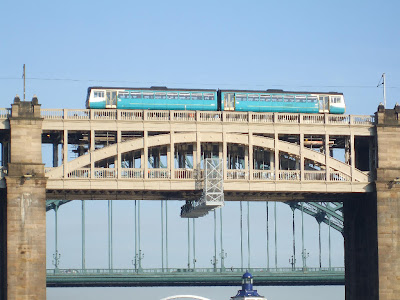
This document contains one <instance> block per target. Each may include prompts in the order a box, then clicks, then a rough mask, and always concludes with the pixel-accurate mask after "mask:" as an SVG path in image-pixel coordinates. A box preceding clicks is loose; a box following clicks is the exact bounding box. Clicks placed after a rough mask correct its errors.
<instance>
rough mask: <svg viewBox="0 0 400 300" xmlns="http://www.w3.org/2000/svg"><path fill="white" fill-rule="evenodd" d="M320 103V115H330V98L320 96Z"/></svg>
mask: <svg viewBox="0 0 400 300" xmlns="http://www.w3.org/2000/svg"><path fill="white" fill-rule="evenodd" d="M318 103H319V112H320V113H329V96H319V98H318Z"/></svg>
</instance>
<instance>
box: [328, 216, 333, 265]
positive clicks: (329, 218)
mask: <svg viewBox="0 0 400 300" xmlns="http://www.w3.org/2000/svg"><path fill="white" fill-rule="evenodd" d="M328 222H329V270H330V269H331V267H332V264H331V217H330V216H328Z"/></svg>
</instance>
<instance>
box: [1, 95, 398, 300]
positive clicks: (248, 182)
mask: <svg viewBox="0 0 400 300" xmlns="http://www.w3.org/2000/svg"><path fill="white" fill-rule="evenodd" d="M399 112H400V108H399V107H398V106H396V107H395V108H394V109H392V110H390V109H385V108H383V107H381V106H380V107H379V108H378V112H377V113H376V114H375V116H352V115H329V114H324V115H312V114H286V113H254V112H246V113H242V112H201V111H146V110H144V111H143V110H139V111H125V110H67V109H60V110H57V109H41V107H40V105H39V103H38V100H37V99H36V98H35V99H33V100H32V102H21V101H19V99H17V98H16V99H15V100H14V103H13V104H12V108H11V109H1V110H0V119H1V121H0V134H1V144H2V172H1V174H2V175H1V178H4V179H2V180H1V181H0V185H1V186H0V187H1V188H2V193H3V194H2V196H3V197H2V198H3V199H7V201H3V202H2V216H3V218H2V220H3V221H2V222H3V225H4V226H2V228H6V230H3V232H2V235H1V239H2V241H5V240H6V241H7V242H3V244H2V245H3V246H2V249H3V251H2V253H3V255H2V266H7V272H2V273H1V276H2V277H1V279H2V284H3V287H4V288H3V289H2V291H3V294H2V296H3V298H4V299H6V295H8V296H9V297H11V298H12V296H10V295H15V294H16V293H18V292H17V286H20V285H22V286H23V287H24V289H23V290H24V291H28V290H29V291H31V292H32V291H36V293H37V294H38V295H43V296H41V298H40V299H44V298H45V296H44V295H45V294H43V293H44V292H43V291H44V287H45V281H46V270H44V269H43V268H44V266H45V263H44V261H45V256H44V253H45V244H44V240H45V221H44V220H45V204H44V203H45V200H46V201H47V202H46V203H47V205H46V208H47V210H51V209H54V210H55V211H57V209H58V207H59V206H60V205H62V204H64V203H67V202H69V201H72V200H110V199H112V200H160V201H166V202H168V201H172V200H185V201H186V202H182V204H185V205H183V206H182V212H181V216H182V217H185V218H192V217H198V216H199V215H204V214H206V213H207V212H208V211H211V210H212V209H213V208H215V207H217V206H222V205H223V202H224V201H227V202H229V201H239V202H240V203H241V202H242V201H255V202H265V201H280V202H285V203H287V204H289V205H290V206H291V208H292V209H293V212H294V211H295V210H300V211H302V212H305V213H308V214H310V215H313V216H314V217H316V218H317V219H319V221H318V222H319V223H322V222H324V223H326V224H328V225H330V226H331V227H332V228H334V229H336V230H339V231H340V232H342V233H343V235H344V239H345V241H346V243H345V250H346V251H345V273H346V276H345V283H346V298H347V299H359V298H360V295H362V296H363V297H364V298H365V299H378V298H377V297H378V295H379V296H380V299H390V298H384V297H386V295H389V294H390V295H393V294H396V293H397V292H398V286H399V285H398V284H397V283H398V279H396V276H389V275H388V276H386V275H384V274H393V270H391V268H390V267H391V266H392V265H393V264H396V263H398V258H397V256H396V255H397V254H395V253H399V251H397V252H396V251H395V250H396V249H397V248H396V247H397V246H396V245H397V242H395V241H397V239H398V236H397V231H396V228H397V227H398V226H400V225H399V222H398V220H399V219H398V216H397V215H396V214H393V212H395V211H396V207H397V205H398V204H397V202H396V199H398V197H399V185H398V183H399V182H400V180H399V178H400V172H399V169H400V168H399V167H398V165H399V163H400V158H399V157H400V155H399V153H398V151H397V150H396V149H397V148H398V146H400V145H397V144H396V143H400V142H398V141H397V140H396V136H397V135H396V134H398V130H399V127H400V125H399V120H398V113H399ZM27 144H29V145H31V148H29V149H27V147H26V145H27ZM42 149H43V153H47V154H50V155H46V156H43V157H47V156H50V157H51V158H52V160H51V162H50V163H48V162H47V164H46V168H44V166H43V161H44V160H43V159H42ZM210 159H211V160H212V159H214V160H218V161H220V162H222V163H221V165H222V167H220V169H219V170H220V171H221V174H220V177H219V179H218V180H219V183H218V187H219V190H218V192H219V194H220V196H222V198H219V200H218V201H217V202H218V203H217V204H216V205H214V206H213V205H211V206H210V208H209V209H206V210H205V211H204V210H203V212H202V213H201V214H197V213H196V211H197V212H198V211H199V209H197V208H196V207H200V205H198V204H199V203H203V204H204V205H203V206H206V207H207V205H209V204H212V202H213V201H212V200H213V199H211V198H210V195H211V194H210V193H211V192H210V190H207V180H209V181H210V182H212V180H214V181H215V178H209V176H208V175H207V171H206V170H207V169H206V163H207V161H208V160H210ZM47 165H49V166H47ZM214 173H215V172H214ZM214 192H215V191H214ZM210 199H211V200H210ZM214 200H215V199H214ZM327 203H328V204H327ZM188 208H189V209H188ZM389 215H390V217H388V216H389ZM388 230H389V231H388ZM388 232H391V233H388ZM388 234H389V235H390V238H389V236H388ZM12 249H18V252H15V251H12ZM359 249H363V251H362V252H360V251H359ZM364 250H365V251H364ZM388 253H390V255H388ZM393 253H394V254H393ZM139 254H140V253H139ZM378 257H379V260H378ZM366 260H368V261H369V262H370V263H369V264H365V263H364V262H365V261H366ZM378 262H379V263H378ZM213 269H214V271H215V266H214V268H213ZM255 269H256V268H255ZM378 269H379V275H378ZM15 270H24V273H25V274H27V275H26V278H25V279H24V280H23V282H22V283H20V284H18V283H17V282H16V273H15V272H16V271H15ZM38 270H41V271H38ZM58 271H60V270H57V272H54V271H52V270H48V271H47V274H48V275H49V277H48V283H50V284H54V285H57V284H60V285H62V284H61V283H60V282H63V284H64V285H79V284H82V282H84V281H85V280H86V281H90V280H93V278H94V277H93V276H92V277H90V278H91V279H88V278H89V277H88V273H90V270H85V269H81V270H76V271H75V272H74V274H75V275H74V276H71V275H70V274H68V273H67V272H64V271H62V272H58ZM135 271H136V272H137V269H136V268H135ZM140 271H141V270H140ZM173 271H177V270H173ZM240 271H241V269H240V270H236V272H240ZM296 271H297V269H293V270H292V272H289V273H288V274H286V275H285V273H286V272H285V271H284V270H282V272H281V274H284V275H285V276H286V279H285V280H283V281H282V282H281V283H280V284H289V283H292V284H293V282H296V281H299V280H303V282H308V283H310V284H312V283H313V282H314V283H315V282H316V281H318V280H320V281H321V278H322V277H323V276H322V275H321V274H318V273H319V272H320V271H321V270H315V273H313V272H312V270H311V269H310V270H309V271H310V272H309V273H312V274H309V279H307V278H306V277H307V276H305V275H304V274H305V272H304V269H301V270H298V271H299V272H296ZM328 271H329V272H327V273H326V274H327V276H326V280H327V281H330V282H331V283H332V284H334V283H333V282H336V284H339V283H343V273H341V274H340V272H343V270H334V269H332V268H330V269H329V270H328ZM337 271H339V272H337ZM52 272H53V273H52ZM129 272H130V271H129V270H124V271H120V273H119V274H118V276H115V275H116V274H110V272H109V271H108V272H104V271H99V270H98V273H102V274H103V275H104V276H100V277H97V279H96V280H94V281H93V285H101V284H102V283H101V282H103V283H104V282H105V281H106V282H108V283H110V282H112V281H114V282H115V285H122V284H124V283H123V282H124V280H125V279H123V278H126V276H125V275H126V274H127V273H129ZM224 272H225V273H226V270H225V269H221V270H219V273H221V274H222V273H224ZM263 272H264V273H263ZM385 272H388V273H385ZM111 273H112V272H111ZM167 273H168V272H165V274H163V275H166V276H164V278H168V275H167ZM171 273H172V272H171ZM174 273H177V272H174ZM204 273H212V274H211V277H207V276H195V277H196V278H197V280H198V281H199V283H198V284H199V285H201V284H207V281H209V280H210V278H212V280H215V278H213V277H212V276H215V272H214V273H213V272H208V271H207V270H205V272H204ZM231 273H235V272H233V269H232V272H231ZM272 273H273V272H272ZM296 273H297V274H299V273H302V274H301V276H298V277H296V276H295V275H294V274H296ZM329 273H330V274H329ZM29 274H35V275H36V276H32V277H29ZM37 274H40V275H37ZM196 275H198V274H196ZM223 275H225V276H220V277H219V278H220V280H221V281H220V282H221V284H229V280H230V279H229V278H230V274H229V271H228V274H223ZM259 275H260V278H262V276H265V277H263V278H264V279H262V280H261V281H263V282H264V284H267V282H270V283H271V281H273V280H278V281H279V279H277V277H276V276H273V275H274V274H271V271H270V270H267V272H265V271H262V270H260V274H259ZM128 277H129V276H128ZM190 277H191V276H189V275H188V274H187V273H186V274H185V276H184V277H183V278H186V279H185V280H187V278H190ZM28 278H29V279H28ZM31 278H37V279H35V280H31ZM142 278H143V277H142ZM154 278H155V277H154V276H148V277H147V279H144V280H148V282H149V283H148V285H151V284H160V281H159V280H158V281H157V280H155V279H154ZM174 278H175V279H171V281H172V282H174V281H173V280H176V278H177V277H176V276H175V277H174ZM273 278H275V279H273ZM299 278H302V279H299ZM310 278H311V279H310ZM312 278H314V279H312ZM129 280H130V281H131V282H132V276H130V279H129ZM168 280H169V279H168ZM224 280H225V281H226V282H225V283H223V282H222V281H224ZM324 280H325V279H324ZM176 282H178V280H177V281H176ZM192 282H193V281H192ZM378 282H379V284H378ZM6 283H7V284H8V289H7V288H5V286H6V285H5V284H6ZM371 283H372V284H371ZM138 284H139V283H138ZM141 284H143V285H145V283H141ZM181 284H184V283H181ZM18 291H20V290H18ZM388 291H390V292H388Z"/></svg>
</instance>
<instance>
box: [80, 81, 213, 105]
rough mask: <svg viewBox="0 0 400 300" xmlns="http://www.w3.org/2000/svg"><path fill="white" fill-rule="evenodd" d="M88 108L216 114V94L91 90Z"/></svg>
mask: <svg viewBox="0 0 400 300" xmlns="http://www.w3.org/2000/svg"><path fill="white" fill-rule="evenodd" d="M86 107H87V108H103V109H104V108H118V109H152V110H208V111H215V110H217V109H218V105H217V91H216V90H211V89H196V90H192V89H168V88H166V87H150V88H106V87H90V88H89V89H88V97H87V100H86Z"/></svg>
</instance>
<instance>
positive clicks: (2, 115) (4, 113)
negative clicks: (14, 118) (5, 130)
mask: <svg viewBox="0 0 400 300" xmlns="http://www.w3.org/2000/svg"><path fill="white" fill-rule="evenodd" d="M10 116H11V109H9V108H0V119H8V117H10Z"/></svg>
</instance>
